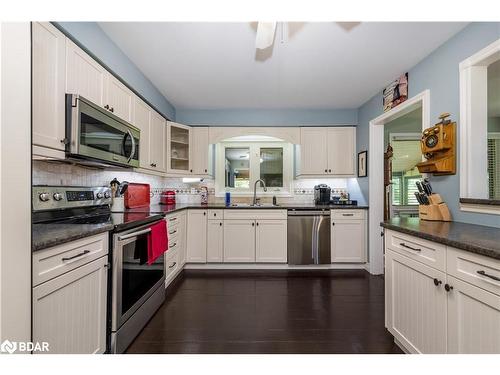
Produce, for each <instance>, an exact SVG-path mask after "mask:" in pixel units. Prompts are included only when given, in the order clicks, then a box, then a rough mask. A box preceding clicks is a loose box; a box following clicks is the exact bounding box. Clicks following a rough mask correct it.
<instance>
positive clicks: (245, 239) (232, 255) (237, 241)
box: [224, 220, 255, 263]
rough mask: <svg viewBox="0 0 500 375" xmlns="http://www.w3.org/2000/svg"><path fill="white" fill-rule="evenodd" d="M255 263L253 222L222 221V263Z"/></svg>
mask: <svg viewBox="0 0 500 375" xmlns="http://www.w3.org/2000/svg"><path fill="white" fill-rule="evenodd" d="M253 262H255V221H254V220H224V263H253Z"/></svg>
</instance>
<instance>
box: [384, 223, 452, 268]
mask: <svg viewBox="0 0 500 375" xmlns="http://www.w3.org/2000/svg"><path fill="white" fill-rule="evenodd" d="M385 245H386V247H387V248H389V249H391V250H394V251H396V252H398V253H400V254H403V255H406V256H407V257H409V258H411V259H415V260H418V261H419V262H422V263H424V264H426V265H428V266H431V267H434V268H436V269H438V270H441V271H445V263H446V246H444V245H441V244H438V243H435V242H431V241H427V240H424V239H421V238H417V237H414V236H410V235H407V234H404V233H400V232H395V231H391V230H386V231H385Z"/></svg>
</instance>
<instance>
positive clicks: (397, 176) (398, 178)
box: [391, 173, 421, 206]
mask: <svg viewBox="0 0 500 375" xmlns="http://www.w3.org/2000/svg"><path fill="white" fill-rule="evenodd" d="M420 179H421V176H420V175H417V176H405V175H403V174H402V173H393V175H392V180H391V182H392V204H393V205H394V206H416V205H418V201H417V198H415V192H416V191H418V189H417V185H415V182H417V181H419V180H420Z"/></svg>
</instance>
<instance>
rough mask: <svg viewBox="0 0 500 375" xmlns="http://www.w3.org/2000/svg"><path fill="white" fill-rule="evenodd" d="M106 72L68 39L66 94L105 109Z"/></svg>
mask: <svg viewBox="0 0 500 375" xmlns="http://www.w3.org/2000/svg"><path fill="white" fill-rule="evenodd" d="M106 74H108V73H107V72H106V70H105V69H104V68H103V67H102V66H101V65H100V64H99V63H98V62H97V61H95V60H94V59H93V58H92V57H90V56H89V55H88V54H87V53H86V52H85V51H83V50H82V49H81V48H80V47H78V46H77V45H76V44H75V43H73V42H72V41H71V40H69V39H66V92H67V93H69V94H78V95H81V96H83V97H84V98H85V99H88V100H90V101H91V102H93V103H95V104H98V105H100V106H101V107H104V106H105V105H106V103H105V97H104V95H105V89H104V86H105V84H106Z"/></svg>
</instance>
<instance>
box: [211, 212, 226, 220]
mask: <svg viewBox="0 0 500 375" xmlns="http://www.w3.org/2000/svg"><path fill="white" fill-rule="evenodd" d="M222 219H224V210H208V220H222Z"/></svg>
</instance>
